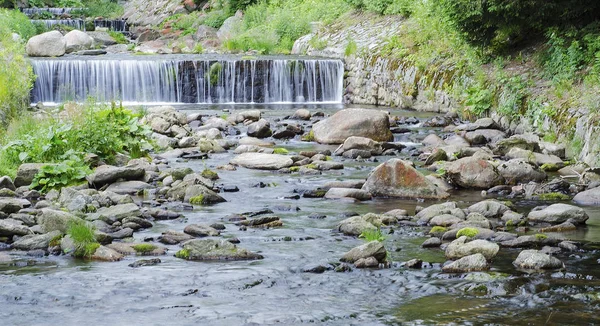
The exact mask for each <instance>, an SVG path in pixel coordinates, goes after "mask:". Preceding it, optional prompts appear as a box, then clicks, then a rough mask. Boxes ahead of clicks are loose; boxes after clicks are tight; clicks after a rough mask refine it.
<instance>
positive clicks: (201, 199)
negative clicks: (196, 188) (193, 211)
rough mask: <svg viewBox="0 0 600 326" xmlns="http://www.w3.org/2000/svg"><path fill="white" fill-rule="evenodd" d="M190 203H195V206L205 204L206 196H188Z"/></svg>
mask: <svg viewBox="0 0 600 326" xmlns="http://www.w3.org/2000/svg"><path fill="white" fill-rule="evenodd" d="M190 204H192V205H196V206H202V205H206V204H207V203H206V198H204V195H198V196H195V197H192V198H190Z"/></svg>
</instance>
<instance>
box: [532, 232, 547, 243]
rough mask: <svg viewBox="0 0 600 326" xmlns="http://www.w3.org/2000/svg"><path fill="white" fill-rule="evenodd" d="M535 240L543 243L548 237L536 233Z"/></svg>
mask: <svg viewBox="0 0 600 326" xmlns="http://www.w3.org/2000/svg"><path fill="white" fill-rule="evenodd" d="M535 239H536V240H537V241H544V240H546V239H548V236H547V235H545V234H543V233H536V234H535Z"/></svg>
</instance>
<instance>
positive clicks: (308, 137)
mask: <svg viewBox="0 0 600 326" xmlns="http://www.w3.org/2000/svg"><path fill="white" fill-rule="evenodd" d="M302 140H303V141H315V132H314V131H312V130H311V131H309V132H308V134H306V135H304V136H302Z"/></svg>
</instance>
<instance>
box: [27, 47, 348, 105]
mask: <svg viewBox="0 0 600 326" xmlns="http://www.w3.org/2000/svg"><path fill="white" fill-rule="evenodd" d="M31 64H32V66H33V71H34V73H35V74H36V75H37V79H36V81H35V85H34V88H33V91H32V101H33V102H34V103H36V102H45V103H60V102H64V101H68V100H76V101H82V100H85V99H86V98H87V97H88V96H91V97H94V98H96V99H97V100H100V101H111V100H117V101H123V102H126V103H341V102H342V94H343V74H344V66H343V63H342V62H341V61H340V60H328V59H297V60H295V59H278V58H274V59H267V58H265V59H256V60H242V59H237V58H235V59H204V60H203V59H198V57H193V58H181V57H179V58H177V59H161V58H156V59H152V58H150V59H148V58H139V59H138V58H136V59H132V58H131V57H129V58H127V59H116V58H115V59H104V58H103V59H80V58H77V59H69V60H67V59H32V60H31Z"/></svg>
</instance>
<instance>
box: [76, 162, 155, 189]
mask: <svg viewBox="0 0 600 326" xmlns="http://www.w3.org/2000/svg"><path fill="white" fill-rule="evenodd" d="M145 174H146V171H145V170H144V168H143V167H137V166H122V167H117V166H111V165H102V166H99V167H98V168H96V170H95V171H94V173H92V174H90V175H89V176H87V180H88V182H89V183H90V185H91V186H94V187H97V188H100V187H102V186H104V185H106V184H111V183H114V182H117V181H118V180H120V179H123V180H139V179H141V178H143V177H144V175H145Z"/></svg>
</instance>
